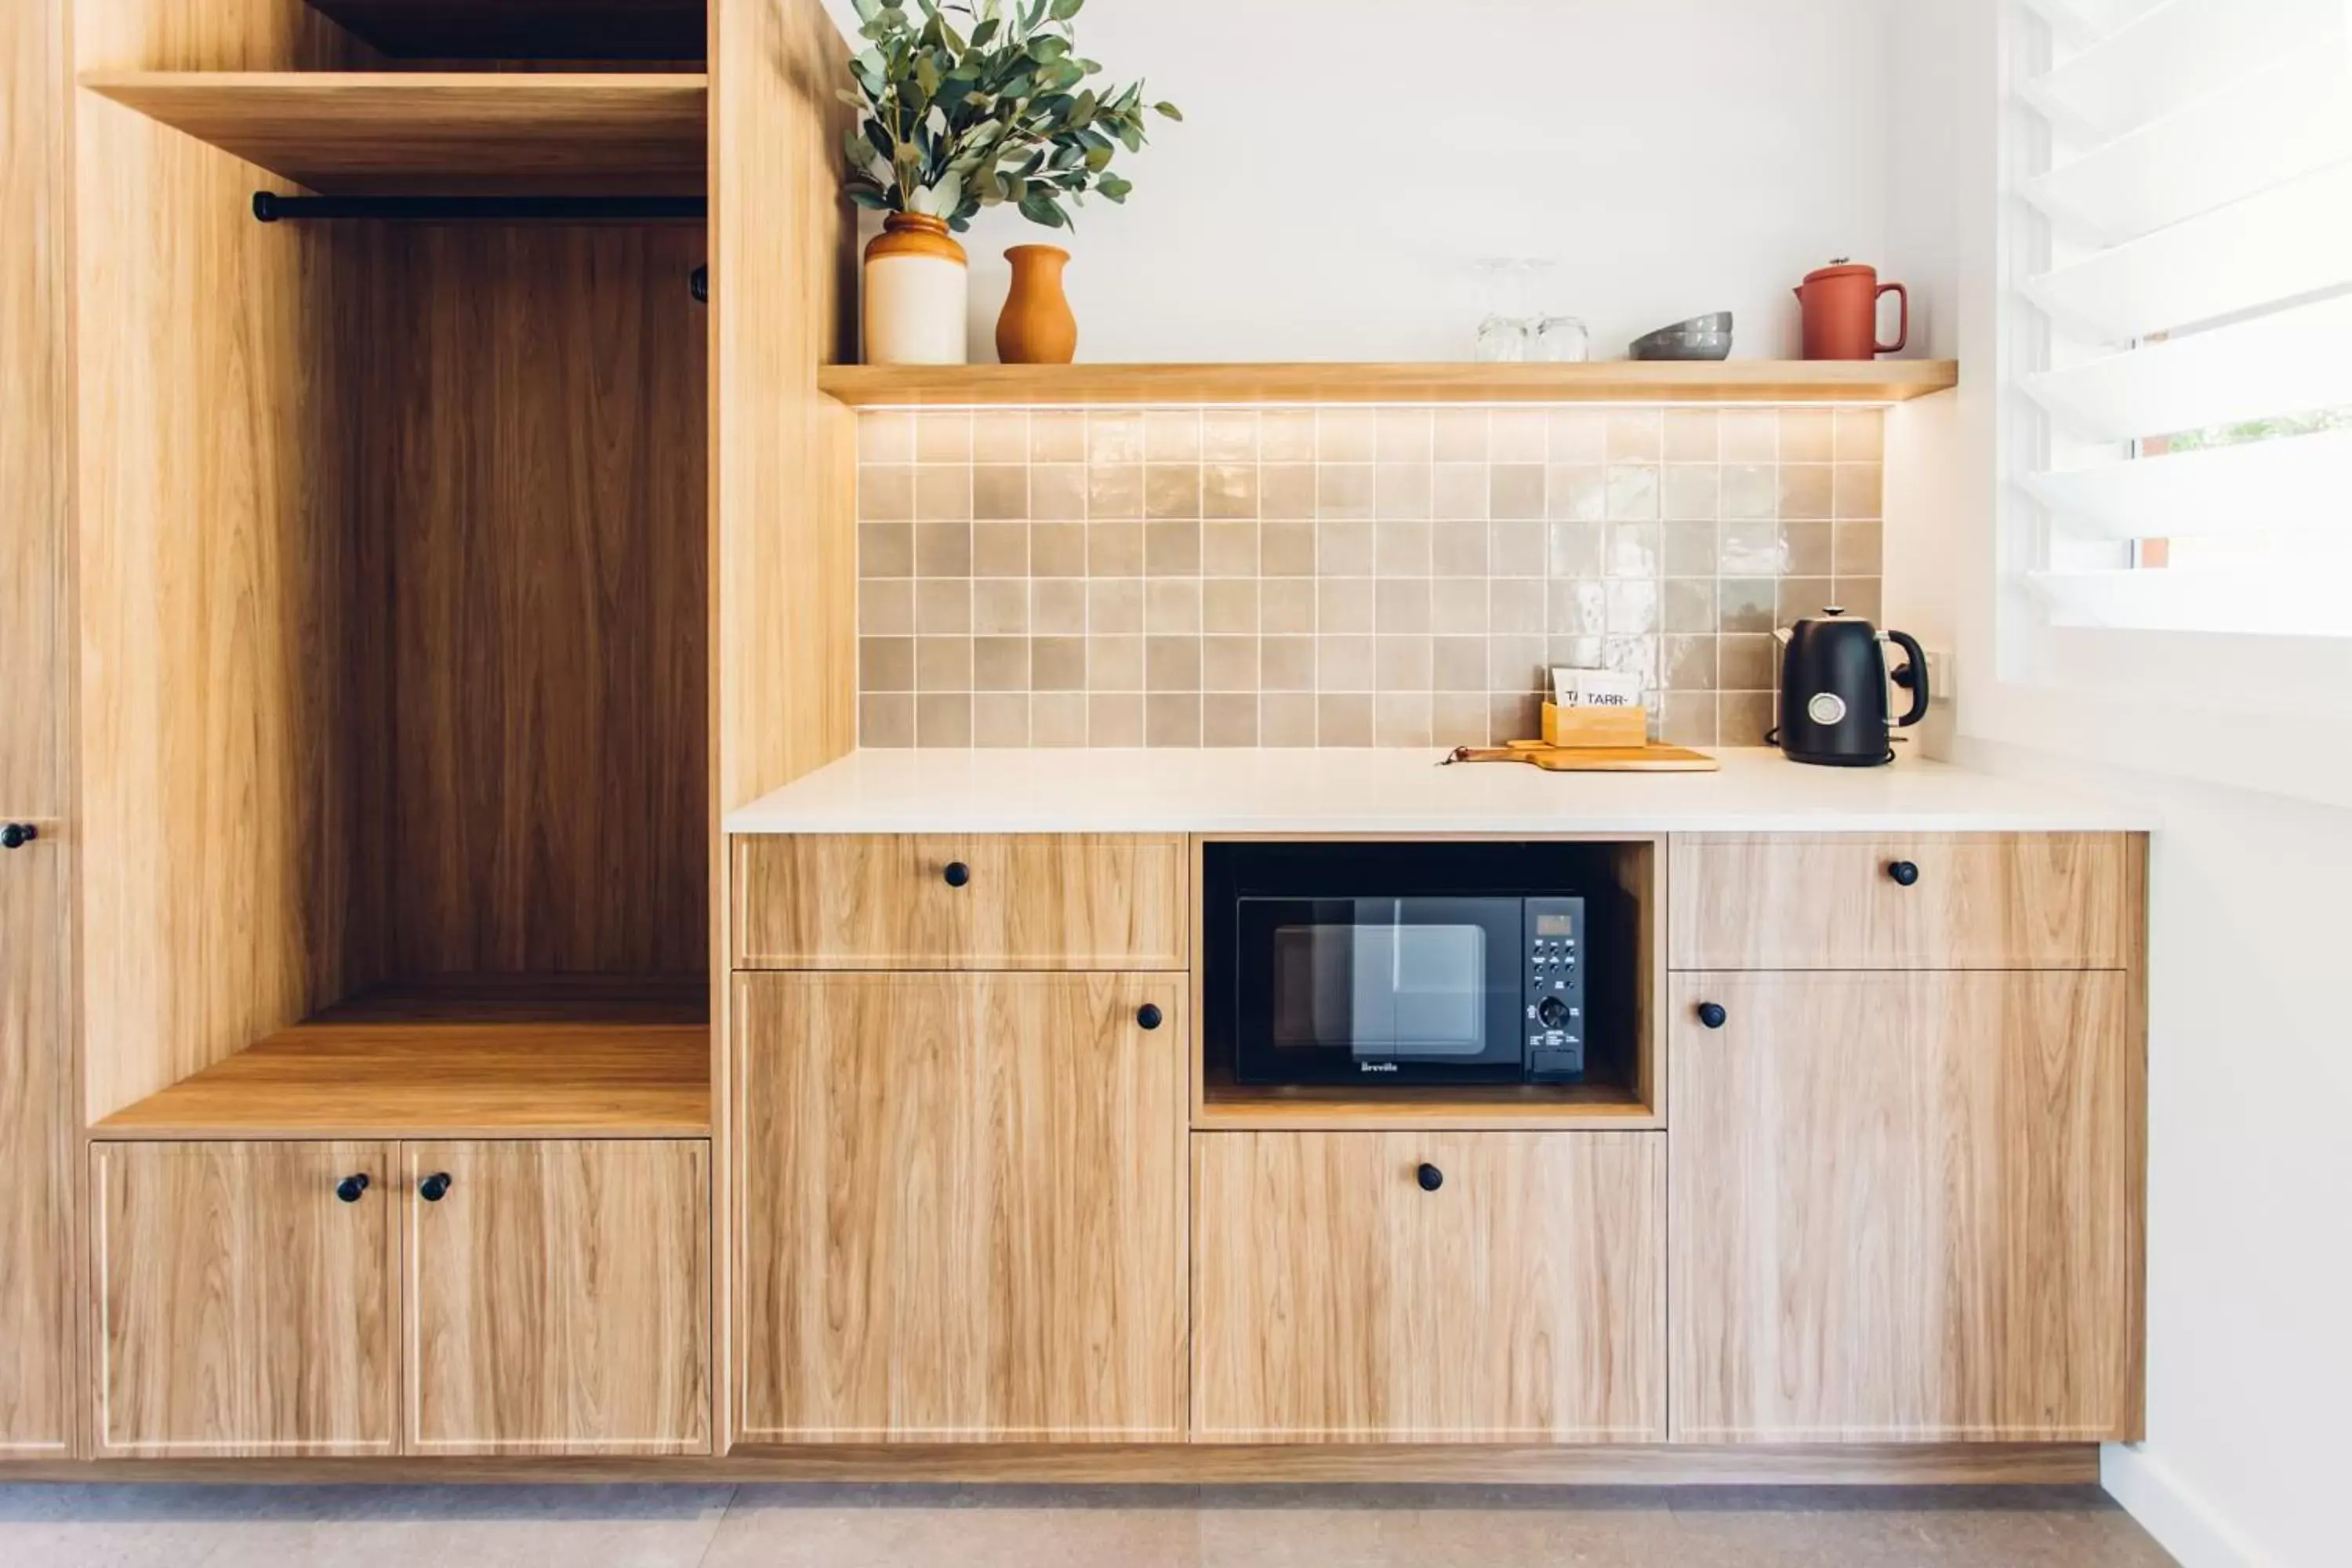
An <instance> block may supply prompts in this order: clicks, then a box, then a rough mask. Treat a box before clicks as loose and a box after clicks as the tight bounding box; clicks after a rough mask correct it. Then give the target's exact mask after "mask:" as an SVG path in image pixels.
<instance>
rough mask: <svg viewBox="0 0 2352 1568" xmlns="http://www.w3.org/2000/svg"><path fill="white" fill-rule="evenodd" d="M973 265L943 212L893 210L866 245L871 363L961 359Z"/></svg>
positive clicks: (949, 362) (868, 353)
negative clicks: (931, 214) (925, 213)
mask: <svg viewBox="0 0 2352 1568" xmlns="http://www.w3.org/2000/svg"><path fill="white" fill-rule="evenodd" d="M970 308H971V267H970V265H969V263H968V262H967V260H966V258H965V257H964V253H963V247H962V246H961V245H958V244H957V243H956V242H955V241H954V239H953V238H951V237H950V236H949V234H948V226H947V222H946V220H945V219H943V218H935V217H925V216H922V215H921V214H919V213H892V214H891V215H890V216H888V217H887V218H886V219H884V220H883V223H882V232H881V233H880V234H877V235H876V236H875V237H874V238H873V240H872V241H871V242H870V243H869V244H868V245H867V246H866V363H867V364H961V363H964V359H965V353H964V336H965V333H964V320H965V317H966V316H967V315H968V314H969V313H970Z"/></svg>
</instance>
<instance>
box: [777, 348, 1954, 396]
mask: <svg viewBox="0 0 2352 1568" xmlns="http://www.w3.org/2000/svg"><path fill="white" fill-rule="evenodd" d="M1958 384H1959V367H1958V365H1957V364H1956V363H1953V362H1952V361H1950V360H1880V361H1877V362H1875V363H1869V362H1843V363H1826V362H1824V363H1814V362H1807V361H1801V360H1722V361H1717V362H1711V363H1651V362H1637V361H1633V360H1614V361H1609V362H1606V363H1597V364H1448V363H1428V364H971V365H961V364H959V365H828V366H826V367H825V368H824V370H822V371H820V372H819V373H818V374H817V385H818V387H819V388H820V389H822V390H823V391H824V393H826V394H827V395H830V396H832V397H833V398H835V399H836V400H837V401H839V402H842V403H845V404H847V405H850V406H852V407H854V408H892V407H941V406H948V407H952V406H959V405H961V406H975V405H1024V404H1025V405H1050V406H1059V405H1072V404H1139V403H1160V404H1170V403H1226V404H1287V403H1902V402H1906V401H1907V400H1909V399H1911V398H1914V397H1924V396H1926V395H1927V394H1929V393H1931V392H1942V391H1945V390H1946V389H1948V388H1949V387H1953V386H1957V385H1958Z"/></svg>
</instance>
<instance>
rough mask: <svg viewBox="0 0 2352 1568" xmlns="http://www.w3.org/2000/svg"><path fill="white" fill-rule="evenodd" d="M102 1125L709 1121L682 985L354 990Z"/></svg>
mask: <svg viewBox="0 0 2352 1568" xmlns="http://www.w3.org/2000/svg"><path fill="white" fill-rule="evenodd" d="M96 1131H98V1133H99V1134H100V1136H102V1137H110V1138H427V1137H431V1138H466V1137H484V1138H516V1137H530V1138H605V1137H626V1138H660V1137H701V1136H704V1135H706V1134H707V1133H709V1131H710V1025H709V1015H708V1010H707V1006H706V1005H703V1003H702V1002H701V1001H700V1000H699V999H698V998H697V997H696V996H694V995H693V994H691V993H690V992H689V991H671V992H668V993H667V994H664V993H659V992H656V993H655V994H641V995H638V996H635V997H628V996H625V995H623V994H621V989H620V987H618V986H617V985H615V986H613V987H611V988H609V989H606V990H602V991H600V990H598V989H596V988H594V987H593V986H592V987H590V988H587V989H583V990H574V991H573V992H572V994H569V995H561V996H551V995H550V994H547V993H545V992H534V991H533V990H531V989H530V988H528V987H525V988H521V989H517V988H514V987H510V986H490V987H486V988H484V989H482V990H479V991H468V990H458V991H454V992H453V991H450V990H447V989H438V990H436V991H434V992H430V993H415V992H405V991H394V992H385V993H380V994H374V995H370V996H363V997H362V998H360V999H358V1000H357V1001H354V1002H352V1003H347V1004H344V1005H341V1006H338V1007H334V1008H331V1009H329V1010H328V1011H327V1012H325V1013H322V1014H320V1016H318V1017H316V1018H314V1019H311V1020H310V1021H308V1022H306V1023H303V1024H299V1025H297V1026H295V1027H293V1028H290V1029H285V1030H281V1031H279V1032H278V1034H275V1035H272V1036H270V1037H268V1038H267V1039H264V1040H262V1041H260V1042H258V1043H257V1044H256V1045H252V1046H248V1047H246V1048H245V1049H244V1050H242V1051H239V1052H237V1053H236V1055H235V1056H233V1057H229V1058H226V1059H225V1060H222V1061H220V1062H217V1063H215V1065H214V1066H212V1067H210V1068H205V1070H204V1071H203V1072H200V1073H197V1074H195V1075H194V1077H192V1078H188V1079H183V1080H181V1081H180V1082H178V1083H176V1084H173V1086H172V1087H171V1088H169V1089H164V1090H163V1092H162V1093H160V1094H154V1095H151V1096H149V1097H148V1098H147V1099H145V1100H141V1101H140V1102H139V1103H138V1104H136V1105H133V1106H131V1107H129V1108H128V1109H127V1110H120V1111H117V1112H116V1113H115V1114H113V1115H112V1116H110V1117H107V1118H106V1119H105V1120H104V1121H100V1122H99V1123H98V1126H97V1129H96Z"/></svg>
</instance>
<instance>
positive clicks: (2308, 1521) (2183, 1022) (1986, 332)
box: [1886, 0, 2352, 1568]
mask: <svg viewBox="0 0 2352 1568" xmlns="http://www.w3.org/2000/svg"><path fill="white" fill-rule="evenodd" d="M2004 4H2006V0H1906V5H1905V6H1904V16H1903V17H1902V19H1901V21H1900V22H1899V23H1898V25H1897V27H1896V32H1895V38H1894V40H1893V47H1895V50H1896V51H1897V52H1898V54H1900V55H1901V56H1902V57H1903V58H1905V60H1906V66H1907V69H1906V75H1905V81H1906V89H1905V92H1904V94H1903V96H1902V97H1901V98H1900V99H1899V100H1897V101H1896V103H1895V106H1894V110H1893V112H1894V117H1895V125H1894V133H1893V138H1892V141H1893V145H1894V147H1895V155H1896V157H1897V159H1898V161H1900V163H1902V164H1903V165H1904V166H1905V167H1906V169H1907V170H1908V172H1910V173H1911V174H1914V175H1916V176H1917V179H1916V182H1915V184H1913V186H1912V188H1911V189H1910V191H1909V192H1908V194H1907V195H1898V196H1897V198H1896V199H1895V201H1894V202H1893V203H1892V204H1891V205H1890V210H1889V241H1888V252H1889V255H1890V258H1892V260H1893V263H1894V264H1895V265H1898V266H1905V267H1909V268H1912V269H1913V271H1914V274H1915V277H1916V279H1919V280H1920V281H1921V283H1922V284H1923V285H1924V288H1923V292H1925V293H1926V295H1927V297H1928V298H1929V299H1930V300H1932V301H1934V303H1933V304H1932V305H1931V306H1930V307H1929V310H1928V316H1929V320H1930V321H1931V322H1932V323H1933V326H1932V329H1931V331H1932V335H1933V336H1934V337H1935V338H1936V339H1937V340H1938V341H1937V345H1936V346H1937V352H1938V353H1957V356H1958V358H1959V359H1960V361H1961V385H1960V388H1959V390H1958V393H1957V394H1954V395H1949V396H1948V397H1942V398H1937V399H1933V400H1929V403H1930V404H1932V405H1935V406H1932V407H1930V406H1929V405H1912V406H1911V407H1907V408H1906V409H1903V410H1898V411H1897V416H1898V417H1897V419H1896V420H1895V422H1891V423H1890V427H1889V430H1890V433H1889V440H1888V469H1887V475H1888V491H1887V505H1888V521H1887V535H1886V538H1887V557H1888V561H1887V589H1886V592H1887V603H1888V606H1889V615H1890V618H1894V619H1897V620H1900V619H1901V618H1903V617H1905V616H1913V617H1916V618H1920V619H1923V620H1934V621H1936V622H1937V625H1938V635H1940V634H1941V631H1942V629H1943V628H1948V632H1949V635H1950V637H1951V638H1952V646H1953V647H1955V649H1956V652H1957V658H1958V670H1959V682H1958V685H1959V701H1958V705H1957V707H1958V713H1957V725H1956V728H1957V731H1958V735H1957V738H1956V739H1955V740H1954V741H1953V742H1952V746H1953V750H1954V754H1955V755H1956V757H1957V759H1958V760H1959V761H1961V762H1964V763H1972V764H1975V765H1979V766H1983V767H1986V768H1989V769H1991V770H1993V771H1996V772H2002V773H2018V774H2025V775H2032V776H2039V777H2045V778H2049V779H2052V780H2053V781H2054V782H2060V783H2065V784H2074V785H2076V786H2079V787H2086V788H2090V789H2094V790H2097V791H2100V792H2102V793H2105V794H2110V795H2121V796H2125V797H2126V798H2130V799H2134V800H2137V801H2139V802H2141V803H2143V804H2145V805H2148V806H2150V807H2152V808H2153V809H2154V810H2155V811H2156V812H2157V813H2158V816H2160V818H2161V820H2162V822H2163V826H2162V828H2161V829H2160V830H2159V831H2158V833H2157V834H2156V835H2155V837H2154V839H2153V844H2152V856H2151V867H2150V873H2151V875H2150V882H2151V889H2150V891H2151V929H2150V944H2151V945H2150V949H2149V996H2148V1004H2149V1018H2148V1093H2149V1141H2148V1275H2147V1282H2148V1383H2147V1394H2148V1405H2147V1441H2146V1442H2145V1443H2141V1444H2135V1445H2130V1446H2112V1447H2109V1448H2108V1450H2107V1452H2106V1455H2105V1464H2104V1473H2105V1479H2106V1484H2107V1487H2108V1489H2109V1490H2110V1491H2111V1492H2113V1493H2114V1494H2115V1495H2116V1497H2117V1498H2118V1499H2119V1500H2122V1501H2123V1502H2124V1504H2125V1506H2126V1507H2127V1508H2129V1509H2130V1510H2132V1511H2133V1513H2134V1514H2135V1515H2136V1516H2137V1517H2138V1518H2139V1519H2140V1521H2142V1522H2143V1523H2145V1524H2147V1526H2148V1528H2149V1529H2150V1530H2151V1531H2153V1532H2154V1533H2155V1534H2156V1535H2157V1537H2158V1540H2160V1541H2161V1542H2163V1543H2164V1544H2165V1545H2166V1546H2167V1547H2168V1549H2169V1550H2171V1551H2172V1552H2173V1553H2174V1554H2175V1555H2177V1556H2178V1557H2179V1558H2180V1560H2181V1561H2182V1562H2183V1563H2187V1564H2189V1568H2219V1565H2221V1564H2240V1563H2254V1564H2276V1565H2280V1568H2288V1565H2294V1568H2301V1565H2305V1564H2310V1565H2317V1564H2320V1563H2336V1562H2340V1561H2342V1560H2343V1554H2344V1547H2343V1528H2342V1523H2341V1519H2340V1500H2339V1492H2340V1487H2341V1479H2340V1472H2341V1470H2342V1465H2341V1462H2340V1461H2341V1457H2342V1455H2343V1454H2344V1453H2345V1451H2346V1439H2345V1437H2344V1435H2343V1430H2342V1426H2343V1423H2342V1417H2341V1414H2340V1413H2341V1410H2342V1407H2343V1405H2344V1402H2345V1399H2346V1396H2347V1394H2352V1337H2347V1334H2346V1332H2345V1330H2344V1322H2345V1316H2346V1303H2347V1300H2352V1241H2347V1237H2352V1022H2347V1019H2352V1013H2347V1010H2346V1008H2345V1006H2344V1005H2343V1004H2342V1003H2341V1002H2339V1000H2338V997H2337V995H2336V992H2337V990H2338V987H2339V984H2340V983H2339V978H2338V977H2339V975H2341V974H2344V973H2346V971H2347V965H2346V954H2345V950H2344V943H2345V938H2346V935H2347V932H2352V920H2347V917H2346V915H2345V913H2344V909H2343V904H2342V902H2341V900H2340V895H2339V889H2346V888H2352V769H2347V768H2345V767H2339V766H2332V765H2329V764H2328V763H2327V762H2326V758H2327V757H2328V756H2329V755H2331V754H2334V753H2336V752H2342V754H2345V755H2352V752H2345V751H2344V750H2343V749H2344V748H2345V747H2347V745H2352V722H2347V718H2348V717H2352V699H2348V698H2347V696H2346V695H2345V691H2346V688H2343V687H2341V686H2338V687H2337V688H2336V689H2335V690H2334V692H2333V694H2332V695H2329V694H2327V692H2326V689H2325V686H2324V684H2323V683H2322V681H2321V679H2320V677H2319V676H2318V674H2317V673H2316V672H2310V671H2308V670H2307V669H2306V668H2305V660H2304V658H2303V656H2302V654H2300V653H2299V652H2298V651H2296V650H2294V648H2292V647H2290V646H2288V645H2285V644H2278V645H2274V646H2273V647H2270V648H2268V649H2265V648H2263V647H2261V646H2259V643H2258V641H2257V643H2256V644H2255V645H2252V646H2249V645H2247V644H2246V643H2245V640H2244V639H2237V640H2238V641H2239V642H2240V645H2241V646H2240V647H2238V648H2236V649H2235V650H2232V651H2233V652H2234V654H2235V655H2236V656H2237V657H2238V658H2240V660H2241V661H2242V668H2245V669H2249V670H2252V671H2254V672H2257V679H2258V680H2259V688H2258V689H2250V690H2249V691H2248V693H2247V694H2246V698H2245V700H2243V701H2241V702H2236V703H2223V704H2220V705H2216V704H2213V703H2210V701H2209V702H2206V703H2204V704H2203V705H2200V701H2199V700H2198V699H2197V698H2196V697H2195V695H2194V691H2193V683H2189V682H2176V681H2174V680H2172V679H2166V678H2159V677H2157V676H2155V675H2153V674H2152V673H2151V672H2152V671H2154V670H2156V669H2158V668H2168V669H2171V670H2176V671H2177V670H2179V669H2180V668H2193V667H2194V666H2195V665H2196V664H2197V663H2198V661H2199V660H2200V659H2210V658H2216V657H2217V650H2215V649H2213V648H2212V647H2210V645H2207V646H2205V647H2199V646H2198V645H2197V644H2196V643H2195V642H2194V641H2193V640H2189V639H2178V638H2175V639H2162V640H2164V641H2165V642H2166V643H2167V644H2168V646H2167V647H2161V648H2158V647H2153V646H2152V645H2151V644H2150V642H2148V641H2147V639H2141V640H2139V641H2137V642H2126V641H2124V640H2121V639H2117V638H2115V637H2113V636H2112V634H2111V635H2110V636H2109V638H2108V639H2107V643H2106V646H2105V647H2101V648H2096V649H2089V648H2073V649H2064V650H2060V651H2062V652H2064V653H2067V654H2069V655H2072V656H2076V657H2074V658H2072V661H2071V662H2063V661H2062V662H2043V663H2039V664H2037V663H2036V662H2034V661H2033V660H2032V659H2030V658H2019V657H2018V656H2017V652H2016V650H2015V648H2014V647H2011V648H2007V649H2005V648H2003V647H2001V646H2000V636H2001V634H2002V633H2003V631H2004V630H2005V629H2014V628H2013V627H2009V626H2005V624H2004V622H2003V620H2002V618H2001V612H2000V599H2001V592H2000V523H1999V514H2000V504H2001V500H2002V495H2003V491H2002V488H2001V485H2000V461H2001V458H2000V449H1999V439H2000V418H2001V414H2002V409H2003V406H2004V399H2005V398H2007V397H2010V396H2012V395H2013V394H2011V393H2008V392H2006V391H2005V390H2004V389H2003V387H2002V384H2001V372H2002V368H2003V367H2002V363H2001V349H2002V338H2001V334H2000V316H1999V310H2000V300H2001V291H2002V289H2003V287H2004V283H2003V279H2002V276H2001V257H2000V248H1999V247H2000V227H1999V225H2000V218H2001V215H2002V213H2003V212H2004V211H2005V210H2008V209H2007V208H2005V206H2004V204H2003V201H2002V197H2001V180H2000V166H1999V150H1998V136H1997V132H1998V128H1999V125H2000V112H2001V111H2000V97H1999V95H2000V74H1999V68H2000V57H2001V41H2000V32H1999V26H2000V22H1999V18H2000V14H2001V10H2002V6H2003V5H2004ZM1898 432H1899V434H1898ZM2004 655H2007V657H2006V658H2005V657H2004ZM2084 655H2088V656H2090V657H2081V656H2084ZM2157 659H2162V660H2164V661H2166V662H2165V664H2164V665H2163V666H2159V665H2158V663H2156V662H2154V661H2155V660H2157ZM2266 706H2268V707H2271V708H2272V709H2273V711H2270V712H2263V711H2262V710H2263V708H2264V707H2266Z"/></svg>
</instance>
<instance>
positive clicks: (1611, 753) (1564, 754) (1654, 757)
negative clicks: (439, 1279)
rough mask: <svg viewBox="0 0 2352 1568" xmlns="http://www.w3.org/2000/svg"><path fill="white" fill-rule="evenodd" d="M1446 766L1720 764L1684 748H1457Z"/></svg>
mask: <svg viewBox="0 0 2352 1568" xmlns="http://www.w3.org/2000/svg"><path fill="white" fill-rule="evenodd" d="M1445 760H1446V762H1448V763H1534V764H1535V765H1536V766H1537V767H1539V768H1541V769H1543V770H1544V771H1545V772H1546V773H1713V772H1715V771H1716V770H1717V768H1719V767H1721V766H1722V765H1723V764H1721V763H1718V762H1717V761H1716V760H1715V759H1714V758H1713V757H1710V756H1708V755H1707V754H1706V752H1694V751H1692V750H1691V749H1690V748H1689V747H1687V746H1658V745H1649V746H1552V745H1547V744H1545V743H1544V742H1541V741H1513V742H1511V743H1510V744H1509V745H1507V746H1458V747H1456V748H1455V749H1454V754H1453V755H1452V756H1449V757H1447V758H1446V759H1445Z"/></svg>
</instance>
